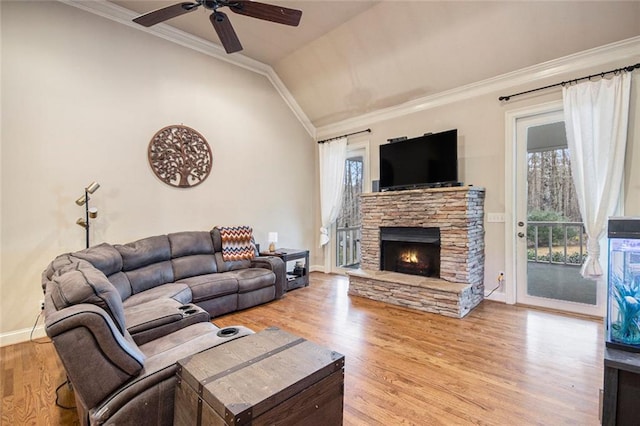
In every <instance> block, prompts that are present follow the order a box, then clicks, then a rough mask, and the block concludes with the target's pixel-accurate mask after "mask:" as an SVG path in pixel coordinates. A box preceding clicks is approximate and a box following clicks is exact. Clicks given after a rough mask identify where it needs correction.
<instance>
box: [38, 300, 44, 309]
mask: <svg viewBox="0 0 640 426" xmlns="http://www.w3.org/2000/svg"><path fill="white" fill-rule="evenodd" d="M38 308H40V310H41V311H44V299H40V301H39V302H38Z"/></svg>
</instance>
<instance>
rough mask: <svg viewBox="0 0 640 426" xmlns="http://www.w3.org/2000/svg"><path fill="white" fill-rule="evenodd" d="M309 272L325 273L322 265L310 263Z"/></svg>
mask: <svg viewBox="0 0 640 426" xmlns="http://www.w3.org/2000/svg"><path fill="white" fill-rule="evenodd" d="M309 272H324V273H325V274H326V271H325V269H324V266H323V265H311V266H309Z"/></svg>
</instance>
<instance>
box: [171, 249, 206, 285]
mask: <svg viewBox="0 0 640 426" xmlns="http://www.w3.org/2000/svg"><path fill="white" fill-rule="evenodd" d="M171 264H172V265H173V276H174V279H175V280H176V281H179V280H181V279H183V278H188V277H193V276H196V275H206V274H212V273H214V272H218V267H217V264H216V258H215V256H214V255H213V254H195V255H192V256H184V257H179V258H177V259H171Z"/></svg>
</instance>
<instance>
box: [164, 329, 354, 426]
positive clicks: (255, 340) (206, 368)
mask: <svg viewBox="0 0 640 426" xmlns="http://www.w3.org/2000/svg"><path fill="white" fill-rule="evenodd" d="M177 374H178V384H177V387H176V397H175V414H174V425H177V426H183V425H185V426H186V425H190V426H191V425H207V426H209V425H216V426H217V425H221V426H222V425H266V424H269V425H272V424H278V425H300V424H304V425H305V426H306V425H340V424H342V409H343V395H344V355H342V354H339V353H337V352H334V351H331V350H329V349H326V348H324V347H321V346H319V345H316V344H315V343H312V342H309V341H308V340H305V339H302V338H300V337H297V336H294V335H292V334H290V333H287V332H284V331H282V330H279V329H277V328H268V329H266V330H264V331H261V332H259V333H256V334H252V335H249V336H245V337H242V338H240V339H236V340H232V341H230V342H227V343H225V344H223V345H220V346H216V347H214V348H211V349H209V350H207V351H204V352H201V353H199V354H196V355H194V356H191V357H189V358H185V359H183V360H180V361H178V373H177Z"/></svg>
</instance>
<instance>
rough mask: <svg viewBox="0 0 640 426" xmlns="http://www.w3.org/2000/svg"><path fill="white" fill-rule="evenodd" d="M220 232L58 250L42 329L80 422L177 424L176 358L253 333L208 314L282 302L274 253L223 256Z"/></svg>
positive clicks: (47, 275)
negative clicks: (70, 390) (213, 320)
mask: <svg viewBox="0 0 640 426" xmlns="http://www.w3.org/2000/svg"><path fill="white" fill-rule="evenodd" d="M221 249H222V243H221V238H220V233H219V231H218V229H217V228H214V229H213V230H212V231H210V232H206V231H196V232H179V233H174V234H168V235H160V236H154V237H149V238H145V239H142V240H139V241H135V242H133V243H129V244H123V245H110V244H106V243H105V244H100V245H97V246H94V247H91V248H89V249H86V250H82V251H79V252H75V253H68V254H64V255H60V256H58V257H57V258H56V259H54V260H53V262H51V264H50V265H49V266H48V267H47V268H46V270H45V271H44V272H43V274H42V285H43V289H44V291H45V330H46V332H47V335H48V336H49V337H50V338H51V340H52V341H53V344H54V346H55V348H56V352H57V353H58V355H59V357H60V360H61V361H62V363H63V365H64V368H65V370H66V373H67V376H68V379H69V381H70V382H71V384H72V385H73V388H74V391H75V397H76V404H77V407H78V413H79V417H80V420H81V422H82V424H119V425H120V424H158V425H165V424H166V425H170V424H172V421H173V398H174V385H175V380H176V379H175V368H176V366H175V363H176V361H177V360H179V359H182V358H184V357H187V356H189V355H192V354H195V353H197V352H200V351H203V350H206V349H208V348H210V347H213V346H216V345H219V344H221V343H224V342H226V341H228V340H229V339H234V338H238V337H242V336H245V335H247V334H250V333H252V331H251V330H249V329H246V328H244V327H240V326H239V327H235V328H233V329H223V330H220V329H219V328H218V327H216V326H215V325H214V324H212V323H211V322H210V319H211V317H215V316H219V315H222V314H225V313H228V312H232V311H235V310H238V309H245V308H249V307H251V306H255V305H258V304H261V303H266V302H269V301H272V300H274V299H278V298H281V297H282V296H283V294H284V289H285V280H286V277H285V265H284V263H283V262H282V260H281V259H279V258H277V257H260V256H257V257H255V258H254V259H251V260H242V261H225V260H224V259H223V257H222V253H221Z"/></svg>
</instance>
